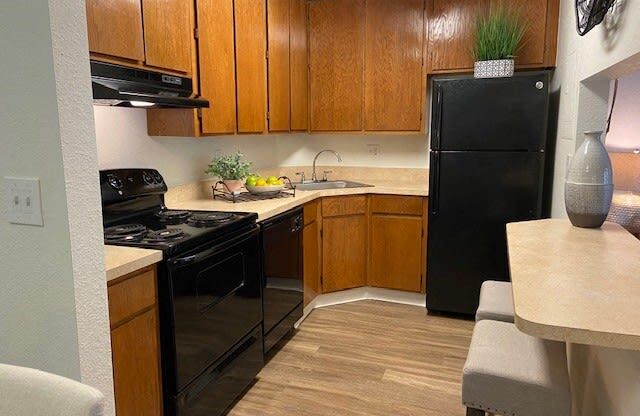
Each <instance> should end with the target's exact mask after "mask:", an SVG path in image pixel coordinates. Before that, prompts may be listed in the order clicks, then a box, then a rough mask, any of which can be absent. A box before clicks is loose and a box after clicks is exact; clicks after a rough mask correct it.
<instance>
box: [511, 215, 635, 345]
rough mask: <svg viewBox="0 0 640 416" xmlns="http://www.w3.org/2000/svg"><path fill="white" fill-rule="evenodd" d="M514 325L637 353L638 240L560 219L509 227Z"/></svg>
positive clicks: (618, 230)
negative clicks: (573, 224)
mask: <svg viewBox="0 0 640 416" xmlns="http://www.w3.org/2000/svg"><path fill="white" fill-rule="evenodd" d="M507 240H508V247H509V266H510V270H511V280H512V283H513V301H514V309H515V323H516V326H517V327H518V328H519V329H520V330H521V331H522V332H525V333H527V334H530V335H533V336H536V337H539V338H546V339H552V340H558V341H566V342H572V343H578V344H590V345H599V346H606V347H615V348H624V349H632V350H640V240H638V239H636V238H635V237H634V236H632V235H631V234H630V233H628V232H627V231H626V230H625V229H623V228H622V227H621V226H619V225H617V224H614V223H610V222H606V223H605V224H604V225H603V226H602V228H600V229H585V228H577V227H573V226H572V225H571V223H570V222H569V221H568V220H565V219H547V220H538V221H526V222H519V223H511V224H508V225H507Z"/></svg>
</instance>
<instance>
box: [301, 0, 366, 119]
mask: <svg viewBox="0 0 640 416" xmlns="http://www.w3.org/2000/svg"><path fill="white" fill-rule="evenodd" d="M364 6H365V2H364V0H316V1H312V2H310V3H309V48H310V49H309V60H310V93H311V95H310V97H309V98H310V114H311V130H312V131H349V130H351V131H354V130H355V131H357V130H362V128H363V122H362V113H363V111H362V110H363V104H362V102H363V93H364V88H363V76H362V75H363V65H364V26H365V25H364V13H365V7H364Z"/></svg>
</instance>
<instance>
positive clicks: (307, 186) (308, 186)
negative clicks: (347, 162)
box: [293, 181, 373, 191]
mask: <svg viewBox="0 0 640 416" xmlns="http://www.w3.org/2000/svg"><path fill="white" fill-rule="evenodd" d="M293 185H294V186H295V187H296V189H299V190H301V191H318V190H321V189H340V188H367V187H371V186H373V185H367V184H366V183H360V182H352V181H318V182H305V183H300V182H297V183H294V184H293Z"/></svg>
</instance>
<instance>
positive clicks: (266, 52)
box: [264, 49, 269, 60]
mask: <svg viewBox="0 0 640 416" xmlns="http://www.w3.org/2000/svg"><path fill="white" fill-rule="evenodd" d="M264 59H267V60H268V59H269V49H265V51H264Z"/></svg>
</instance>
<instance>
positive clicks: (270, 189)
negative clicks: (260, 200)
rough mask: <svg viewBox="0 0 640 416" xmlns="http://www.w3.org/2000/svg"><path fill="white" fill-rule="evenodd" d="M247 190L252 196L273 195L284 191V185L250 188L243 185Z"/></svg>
mask: <svg viewBox="0 0 640 416" xmlns="http://www.w3.org/2000/svg"><path fill="white" fill-rule="evenodd" d="M245 187H246V188H247V190H248V191H249V192H251V193H252V194H275V193H278V192H280V191H282V190H283V189H284V184H281V185H264V186H251V185H245Z"/></svg>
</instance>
